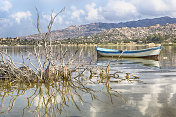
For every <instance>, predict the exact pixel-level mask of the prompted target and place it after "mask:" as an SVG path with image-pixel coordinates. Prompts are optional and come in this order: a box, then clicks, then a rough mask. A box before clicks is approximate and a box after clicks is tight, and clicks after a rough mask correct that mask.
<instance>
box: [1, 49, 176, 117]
mask: <svg viewBox="0 0 176 117" xmlns="http://www.w3.org/2000/svg"><path fill="white" fill-rule="evenodd" d="M102 47H103V46H102ZM107 48H113V49H123V50H124V49H127V50H133V49H142V48H146V47H144V46H141V47H140V46H137V47H136V46H130V47H126V46H117V47H116V46H113V47H109V46H107ZM1 49H3V50H6V51H7V53H8V54H10V55H11V56H12V58H13V59H14V61H16V62H21V61H22V57H21V55H23V56H24V58H25V57H27V56H28V55H29V53H30V52H33V49H32V47H1ZM81 49H83V51H82V53H81V55H80V58H81V59H83V60H81V62H85V63H86V64H87V65H90V66H103V67H107V65H109V66H110V72H112V73H114V72H118V74H119V75H120V77H121V79H118V82H117V80H116V79H110V82H109V84H108V85H109V87H111V88H112V91H110V92H109V90H108V88H107V85H104V84H101V83H100V84H92V83H90V84H87V85H86V86H87V87H88V88H91V89H93V90H94V91H98V92H93V91H92V92H91V91H87V92H86V91H82V90H80V89H76V88H74V87H71V86H70V85H69V82H63V81H60V82H58V83H50V84H31V85H28V86H26V85H23V84H12V85H10V84H9V83H6V82H1V85H0V86H1V87H0V93H1V94H0V98H1V99H0V100H1V108H0V111H1V115H0V116H7V117H8V116H9V117H10V116H16V117H18V116H69V117H79V116H83V117H85V116H86V117H107V116H111V117H175V116H176V84H175V82H176V47H173V46H165V47H163V49H162V51H161V54H160V56H159V60H158V61H156V60H149V59H137V58H131V59H128V58H104V57H101V58H97V56H96V51H95V47H76V46H69V47H63V48H62V51H65V50H67V51H68V52H67V53H68V56H71V55H72V54H74V53H75V51H77V50H78V51H80V50H81ZM55 50H59V47H55ZM31 58H33V60H35V57H32V56H31ZM67 60H69V57H68V58H67ZM34 62H35V61H34ZM75 62H76V61H75ZM77 62H80V60H77ZM36 64H37V63H36ZM127 74H130V75H134V76H137V77H139V79H133V80H127V79H125V77H126V75H127ZM94 80H95V79H92V81H94ZM64 83H65V84H64ZM76 85H77V84H76ZM59 86H60V87H61V88H60V87H59ZM72 94H73V95H72ZM93 95H95V97H94V96H93Z"/></svg>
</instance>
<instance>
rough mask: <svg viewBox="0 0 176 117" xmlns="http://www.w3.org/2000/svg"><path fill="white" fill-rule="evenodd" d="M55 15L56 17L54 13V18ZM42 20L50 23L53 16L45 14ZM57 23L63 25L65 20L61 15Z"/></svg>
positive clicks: (57, 18) (56, 20)
mask: <svg viewBox="0 0 176 117" xmlns="http://www.w3.org/2000/svg"><path fill="white" fill-rule="evenodd" d="M55 15H56V13H54V12H53V13H52V17H54V16H55ZM42 18H43V19H44V20H46V21H47V22H48V23H49V22H50V20H51V14H50V15H49V14H45V13H43V14H42ZM55 23H59V24H62V23H63V18H62V16H61V15H58V16H57V17H56V19H55Z"/></svg>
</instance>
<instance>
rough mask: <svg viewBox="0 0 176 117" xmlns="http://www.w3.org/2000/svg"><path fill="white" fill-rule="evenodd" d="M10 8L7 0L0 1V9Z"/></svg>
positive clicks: (10, 5) (6, 9) (7, 9)
mask: <svg viewBox="0 0 176 117" xmlns="http://www.w3.org/2000/svg"><path fill="white" fill-rule="evenodd" d="M10 8H12V4H11V3H10V2H9V1H7V0H4V1H1V2H0V10H2V11H6V12H8V11H9V9H10Z"/></svg>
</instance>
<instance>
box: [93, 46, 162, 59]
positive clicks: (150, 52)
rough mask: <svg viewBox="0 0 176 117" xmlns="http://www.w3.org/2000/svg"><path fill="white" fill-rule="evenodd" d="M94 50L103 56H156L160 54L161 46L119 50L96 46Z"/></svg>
mask: <svg viewBox="0 0 176 117" xmlns="http://www.w3.org/2000/svg"><path fill="white" fill-rule="evenodd" d="M96 50H97V53H98V55H100V56H105V57H108V56H111V57H157V56H158V55H159V54H160V51H161V47H155V48H149V49H143V50H133V51H119V50H113V49H105V48H98V47H97V48H96Z"/></svg>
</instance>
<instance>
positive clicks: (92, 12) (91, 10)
mask: <svg viewBox="0 0 176 117" xmlns="http://www.w3.org/2000/svg"><path fill="white" fill-rule="evenodd" d="M86 10H87V12H88V14H87V17H86V19H87V20H89V21H97V20H102V17H101V16H100V14H99V13H100V12H101V11H102V8H101V7H98V8H96V4H95V3H91V4H88V5H86Z"/></svg>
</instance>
